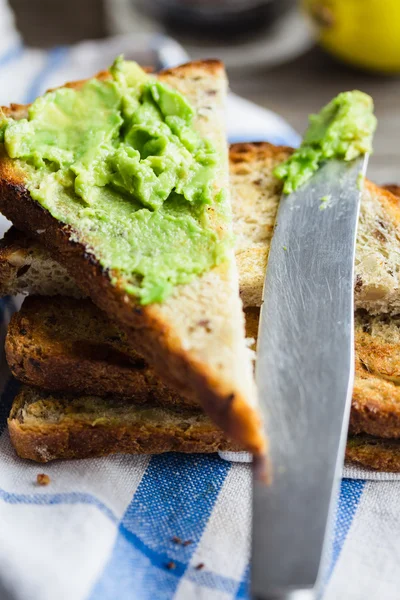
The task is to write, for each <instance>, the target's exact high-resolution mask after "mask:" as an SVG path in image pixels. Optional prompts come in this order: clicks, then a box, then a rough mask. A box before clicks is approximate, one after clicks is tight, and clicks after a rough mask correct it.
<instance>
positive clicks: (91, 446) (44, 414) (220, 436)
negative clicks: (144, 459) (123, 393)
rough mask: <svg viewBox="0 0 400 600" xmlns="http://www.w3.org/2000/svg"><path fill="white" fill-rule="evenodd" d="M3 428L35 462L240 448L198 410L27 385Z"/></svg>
mask: <svg viewBox="0 0 400 600" xmlns="http://www.w3.org/2000/svg"><path fill="white" fill-rule="evenodd" d="M8 430H9V432H10V437H11V441H12V444H13V446H14V448H15V449H16V451H17V453H18V455H19V456H20V457H21V458H28V459H31V460H35V461H37V462H48V461H50V460H54V459H56V458H58V459H59V458H63V459H70V458H90V457H95V456H106V455H109V454H115V453H118V454H120V453H126V454H148V453H149V452H151V453H152V454H160V453H162V452H171V451H179V452H190V453H194V452H217V451H218V450H238V449H239V446H238V445H237V444H236V443H234V442H232V441H231V440H230V439H229V438H228V437H227V436H226V435H225V434H224V433H223V431H222V430H221V429H219V428H218V427H216V426H215V425H214V423H213V422H212V421H211V420H210V419H209V418H208V417H207V416H206V415H205V414H204V413H203V412H202V411H201V410H195V409H191V410H183V409H177V408H175V409H172V408H170V409H166V408H163V407H160V406H156V405H153V404H151V403H148V404H145V405H142V406H140V405H139V406H138V405H134V404H132V403H131V402H130V401H129V400H124V399H122V398H120V397H118V398H117V397H113V396H109V397H107V398H100V397H98V396H80V397H73V396H68V395H62V394H51V393H47V392H44V391H40V390H38V389H36V388H32V387H28V386H23V387H22V388H21V390H20V392H19V393H18V395H17V396H16V398H15V400H14V403H13V405H12V409H11V413H10V416H9V419H8Z"/></svg>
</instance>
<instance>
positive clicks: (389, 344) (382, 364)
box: [350, 311, 400, 438]
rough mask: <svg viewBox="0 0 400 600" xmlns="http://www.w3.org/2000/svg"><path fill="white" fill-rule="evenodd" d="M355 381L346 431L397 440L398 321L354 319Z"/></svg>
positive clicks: (399, 399) (399, 424) (399, 416)
mask: <svg viewBox="0 0 400 600" xmlns="http://www.w3.org/2000/svg"><path fill="white" fill-rule="evenodd" d="M355 342H356V380H355V385H354V391H353V403H352V411H351V418H350V432H351V433H353V434H359V433H366V434H370V435H373V436H378V437H382V438H399V437H400V390H399V387H398V383H399V382H400V318H399V317H390V318H389V317H387V316H385V315H383V316H382V315H378V316H371V315H368V314H367V313H366V312H364V311H358V312H357V313H356V318H355Z"/></svg>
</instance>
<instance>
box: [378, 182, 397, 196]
mask: <svg viewBox="0 0 400 600" xmlns="http://www.w3.org/2000/svg"><path fill="white" fill-rule="evenodd" d="M382 187H383V189H384V190H387V191H388V192H390V193H391V194H393V196H397V197H398V198H400V185H396V184H395V183H387V184H386V185H383V186H382Z"/></svg>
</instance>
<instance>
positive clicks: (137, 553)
mask: <svg viewBox="0 0 400 600" xmlns="http://www.w3.org/2000/svg"><path fill="white" fill-rule="evenodd" d="M121 52H123V53H125V56H126V57H127V58H136V59H137V60H138V61H139V62H144V63H145V64H154V65H155V66H157V67H161V66H172V65H174V64H178V63H180V62H182V61H184V60H185V59H186V55H185V53H184V52H183V50H182V49H181V48H180V46H178V45H177V44H176V43H175V42H174V41H173V40H170V39H168V38H165V37H163V36H155V37H154V36H153V37H149V36H143V37H141V38H140V39H138V37H137V36H135V39H131V38H130V37H129V36H124V37H119V38H113V39H110V40H106V41H100V42H85V43H82V44H79V45H76V46H74V47H71V48H66V47H63V48H55V49H52V50H49V51H43V50H37V49H30V48H26V47H25V46H24V45H23V44H22V42H21V39H20V37H19V35H18V33H17V31H16V30H15V27H14V25H13V20H12V15H11V13H10V11H9V9H8V7H7V5H6V3H5V2H4V0H0V104H7V103H9V102H11V101H14V102H23V103H24V102H29V101H30V100H32V99H33V98H34V97H35V96H37V95H38V94H40V93H41V92H42V91H44V90H45V89H46V88H48V87H50V86H54V85H57V84H61V83H63V82H64V81H66V80H71V79H76V78H79V77H85V76H87V75H91V74H92V73H94V72H96V71H97V70H99V69H101V68H103V67H104V66H105V65H107V64H109V63H111V61H112V60H113V58H114V57H115V55H117V54H119V53H121ZM228 128H229V137H230V140H231V141H239V140H241V141H245V140H251V141H255V140H268V141H271V142H273V143H284V144H288V145H296V144H297V143H298V141H299V138H298V136H297V134H296V133H295V132H294V131H293V130H292V129H291V128H290V127H289V126H288V125H287V124H286V123H285V122H284V121H283V120H282V119H281V118H280V117H279V116H277V115H275V114H273V113H271V112H268V111H266V110H263V109H261V108H259V107H256V106H254V105H252V104H251V103H249V102H247V101H245V100H243V99H240V98H236V97H234V96H231V97H230V98H229V104H228ZM5 227H6V222H5V220H4V219H3V220H2V222H1V228H2V230H4V228H5ZM13 307H14V301H13V300H12V299H3V300H1V301H0V316H1V331H0V334H1V335H2V337H4V331H5V327H6V324H7V322H8V319H9V318H10V314H11V313H12V310H13ZM17 387H18V384H17V383H16V382H15V381H14V380H12V379H10V377H9V375H8V372H7V368H6V365H5V361H4V356H2V357H1V363H0V391H1V402H0V599H1V600H115V599H118V600H136V599H138V600H169V599H174V600H203V599H204V600H228V599H229V600H231V599H234V598H243V599H244V598H248V597H249V596H248V579H249V524H250V516H251V515H250V491H251V473H250V466H249V465H248V464H246V463H243V464H240V463H231V462H227V461H225V460H222V459H221V458H220V457H219V456H217V455H213V456H205V455H198V456H195V455H192V456H190V455H187V456H184V455H179V454H169V455H162V456H155V457H149V456H141V457H134V456H113V457H108V458H99V459H93V460H82V461H67V462H55V463H50V464H48V465H45V466H43V465H38V464H35V463H31V462H28V461H22V460H20V459H19V458H18V457H17V456H16V455H15V453H14V451H13V449H12V448H11V445H10V441H9V437H8V434H7V430H6V418H7V414H8V411H9V408H10V404H11V401H12V398H13V396H14V394H15V392H16V389H17ZM42 472H44V473H46V474H47V475H48V476H49V477H50V484H49V485H48V486H46V487H39V486H37V484H36V477H37V475H38V474H39V473H42ZM345 476H346V477H347V478H345V479H343V481H342V484H341V488H340V496H339V504H338V509H337V516H336V521H335V528H334V532H333V534H332V552H331V560H330V565H329V569H328V576H327V577H326V579H325V581H324V582H323V584H322V586H321V597H322V598H324V600H337V599H340V600H365V599H366V598H368V600H374V599H379V600H392V599H393V600H395V599H397V598H398V597H399V593H398V587H399V586H398V583H399V575H398V565H397V563H398V561H397V556H398V555H399V551H400V523H399V518H398V513H399V509H400V501H399V498H400V483H399V477H398V476H397V475H395V476H393V477H390V476H387V475H383V474H379V473H378V474H376V473H370V472H367V471H364V470H359V469H351V470H349V469H347V468H346V470H345ZM349 477H352V478H353V479H349ZM382 479H386V480H385V481H382ZM389 479H393V481H390V480H389Z"/></svg>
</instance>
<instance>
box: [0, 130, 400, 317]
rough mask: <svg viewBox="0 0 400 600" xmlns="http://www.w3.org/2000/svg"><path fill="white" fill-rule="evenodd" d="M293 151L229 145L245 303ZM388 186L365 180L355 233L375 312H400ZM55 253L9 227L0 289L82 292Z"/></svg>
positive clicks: (256, 289)
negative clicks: (281, 172) (281, 168)
mask: <svg viewBox="0 0 400 600" xmlns="http://www.w3.org/2000/svg"><path fill="white" fill-rule="evenodd" d="M291 152H292V150H291V149H290V148H286V147H283V146H273V145H271V144H267V143H262V142H261V143H252V144H250V143H248V144H233V145H232V146H231V147H230V180H231V196H232V209H233V216H234V223H233V227H234V233H235V236H236V261H237V265H238V270H239V280H240V295H241V298H242V301H243V304H244V306H245V307H246V306H260V303H261V298H262V287H263V283H264V276H265V269H266V265H267V258H268V250H269V245H270V241H271V238H272V234H273V228H274V223H275V218H276V212H277V208H278V203H279V198H280V196H281V191H282V183H281V182H280V181H278V180H277V179H276V178H275V177H274V176H273V174H272V171H273V169H274V167H275V166H276V165H277V164H278V163H279V162H281V161H283V160H285V159H286V158H287V157H288V156H289V155H290V153H291ZM385 187H386V188H387V189H385ZM385 187H384V188H380V187H378V186H375V185H374V184H372V183H370V182H366V186H365V189H364V192H363V196H362V204H361V214H360V222H359V229H358V236H357V249H356V278H355V282H356V283H355V305H356V308H365V309H366V310H368V311H369V312H371V313H372V314H379V313H389V314H396V313H397V312H400V287H399V272H398V269H399V267H398V265H399V264H400V262H399V259H398V255H399V252H400V251H399V250H398V248H399V247H400V246H399V243H400V236H399V233H398V231H399V225H400V213H399V201H398V199H397V197H396V195H395V194H396V193H397V192H398V191H399V189H398V188H397V186H393V185H392V186H385ZM391 192H392V193H391ZM53 256H54V255H53V254H51V253H49V252H48V251H47V250H46V249H45V248H44V246H43V245H41V244H40V243H38V242H36V241H34V240H32V239H31V241H28V240H27V239H26V237H25V236H24V234H23V233H18V232H16V231H15V229H12V230H10V232H9V234H8V235H6V236H5V238H4V240H3V241H2V242H0V295H3V296H4V295H14V294H17V293H32V294H41V295H57V294H65V295H69V296H75V297H79V296H81V295H82V291H81V290H79V289H77V288H76V287H74V281H73V278H72V277H71V276H70V275H69V274H68V272H67V271H66V270H65V269H64V268H63V267H62V266H61V265H59V264H58V263H57V261H55V260H54V257H53Z"/></svg>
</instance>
